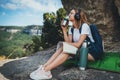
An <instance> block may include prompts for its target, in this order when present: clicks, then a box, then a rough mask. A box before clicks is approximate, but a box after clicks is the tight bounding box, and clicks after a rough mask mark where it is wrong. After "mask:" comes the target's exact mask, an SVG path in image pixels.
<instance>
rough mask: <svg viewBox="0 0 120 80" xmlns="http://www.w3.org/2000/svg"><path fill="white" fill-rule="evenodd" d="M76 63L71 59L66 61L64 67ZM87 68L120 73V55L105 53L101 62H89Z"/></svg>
mask: <svg viewBox="0 0 120 80" xmlns="http://www.w3.org/2000/svg"><path fill="white" fill-rule="evenodd" d="M75 63H76V62H75V60H72V59H71V60H68V61H66V62H65V63H64V66H72V65H76V64H75ZM87 66H88V68H94V69H99V70H105V71H112V72H119V73H120V53H110V52H109V53H105V55H104V56H103V58H102V59H101V60H98V61H91V62H90V61H89V62H88V65H87Z"/></svg>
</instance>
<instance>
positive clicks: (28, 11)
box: [0, 0, 63, 26]
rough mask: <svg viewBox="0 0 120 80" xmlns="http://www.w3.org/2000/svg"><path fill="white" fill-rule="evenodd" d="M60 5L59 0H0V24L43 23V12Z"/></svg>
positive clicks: (23, 24) (25, 24)
mask: <svg viewBox="0 0 120 80" xmlns="http://www.w3.org/2000/svg"><path fill="white" fill-rule="evenodd" d="M61 7H63V6H62V3H61V0H0V25H3V26H8V25H10V26H11V25H14V26H27V25H43V13H45V12H56V11H57V10H58V9H59V8H61Z"/></svg>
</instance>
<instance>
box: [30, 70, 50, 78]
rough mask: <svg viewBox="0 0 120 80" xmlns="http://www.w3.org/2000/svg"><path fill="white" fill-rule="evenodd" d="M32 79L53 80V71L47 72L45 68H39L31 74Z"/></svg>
mask: <svg viewBox="0 0 120 80" xmlns="http://www.w3.org/2000/svg"><path fill="white" fill-rule="evenodd" d="M30 78H31V79H34V80H39V79H51V78H52V74H51V71H47V72H46V71H45V70H44V69H43V68H41V69H40V68H38V69H37V70H35V71H33V72H32V73H31V74H30Z"/></svg>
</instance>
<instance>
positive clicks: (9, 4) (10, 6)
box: [1, 3, 17, 10]
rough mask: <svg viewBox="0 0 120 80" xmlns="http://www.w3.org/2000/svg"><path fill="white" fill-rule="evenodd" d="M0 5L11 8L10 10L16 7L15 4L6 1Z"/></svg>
mask: <svg viewBox="0 0 120 80" xmlns="http://www.w3.org/2000/svg"><path fill="white" fill-rule="evenodd" d="M1 7H3V8H7V9H11V10H15V9H16V8H17V6H16V5H15V4H12V3H6V4H5V5H3V4H2V5H1Z"/></svg>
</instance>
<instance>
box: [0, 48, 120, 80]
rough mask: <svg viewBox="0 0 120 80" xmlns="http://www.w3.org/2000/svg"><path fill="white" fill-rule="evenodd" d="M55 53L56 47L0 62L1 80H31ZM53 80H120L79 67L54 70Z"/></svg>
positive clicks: (106, 73)
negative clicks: (31, 75) (33, 73)
mask: <svg viewBox="0 0 120 80" xmlns="http://www.w3.org/2000/svg"><path fill="white" fill-rule="evenodd" d="M54 52H55V47H52V48H49V49H47V50H44V51H40V52H37V53H35V54H33V55H30V56H27V57H23V58H19V59H14V60H6V61H0V80H31V79H30V77H29V74H30V73H31V72H32V71H33V70H35V69H36V68H37V67H38V66H39V65H40V64H44V63H45V62H46V61H47V60H48V59H49V58H50V56H51V55H52V54H53V53H54ZM52 74H53V78H52V79H51V80H120V76H119V75H120V74H119V73H113V72H108V71H100V70H95V69H87V70H85V71H80V70H79V69H78V67H74V66H73V67H64V66H63V65H61V66H59V67H57V68H55V69H53V70H52Z"/></svg>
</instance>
